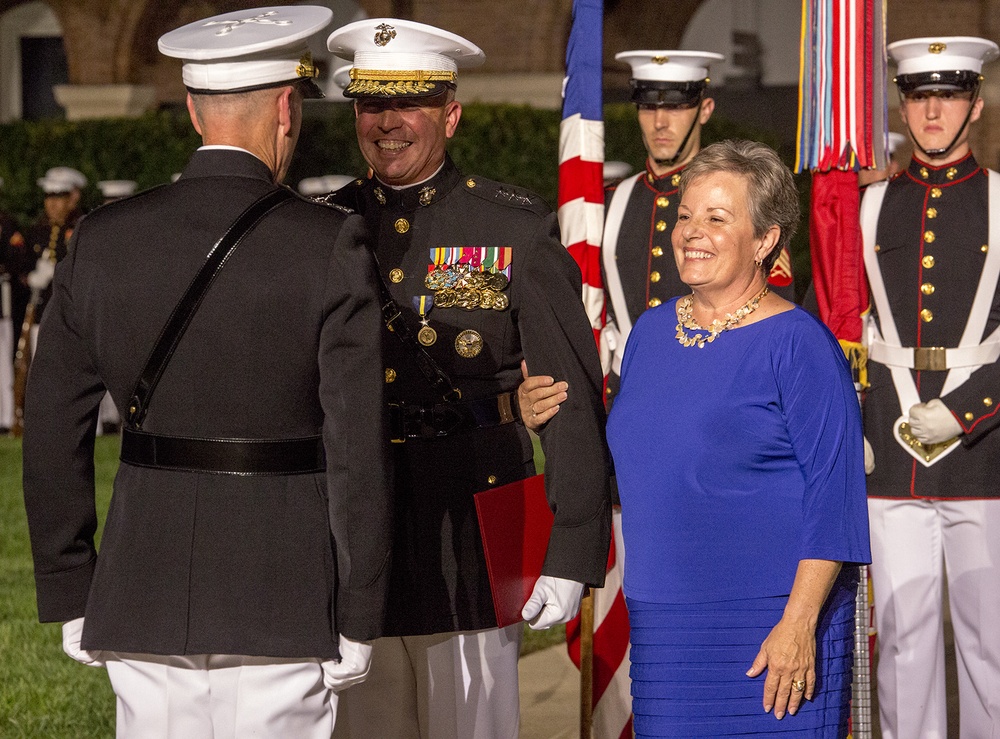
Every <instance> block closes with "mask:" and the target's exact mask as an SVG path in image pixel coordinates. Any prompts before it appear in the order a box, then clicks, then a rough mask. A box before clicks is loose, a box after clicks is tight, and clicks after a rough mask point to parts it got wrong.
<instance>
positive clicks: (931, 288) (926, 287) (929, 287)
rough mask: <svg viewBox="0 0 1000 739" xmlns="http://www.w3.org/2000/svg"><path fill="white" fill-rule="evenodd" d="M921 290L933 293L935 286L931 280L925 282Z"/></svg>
mask: <svg viewBox="0 0 1000 739" xmlns="http://www.w3.org/2000/svg"><path fill="white" fill-rule="evenodd" d="M920 292H922V293H923V294H924V295H933V294H934V286H933V285H932V284H931V283H929V282H925V283H924V284H923V285H921V286H920Z"/></svg>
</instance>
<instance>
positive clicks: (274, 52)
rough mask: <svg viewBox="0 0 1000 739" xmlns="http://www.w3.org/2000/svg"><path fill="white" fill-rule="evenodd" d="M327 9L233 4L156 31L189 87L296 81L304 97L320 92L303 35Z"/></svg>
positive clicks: (214, 90) (226, 88)
mask: <svg viewBox="0 0 1000 739" xmlns="http://www.w3.org/2000/svg"><path fill="white" fill-rule="evenodd" d="M332 18H333V11H332V10H330V9H329V8H324V7H320V6H316V5H294V6H271V7H265V8H252V9H249V10H236V11H233V12H231V13H222V14H221V15H216V16H213V17H211V18H206V19H204V20H200V21H195V22H193V23H188V24H187V25H186V26H181V27H180V28H177V29H175V30H173V31H170V32H169V33H165V34H164V35H163V36H161V37H160V40H159V41H158V42H157V46H158V47H159V49H160V51H161V52H162V53H163V54H165V55H166V56H170V57H176V58H178V59H182V60H183V62H184V65H183V67H182V76H183V80H184V85H185V86H186V87H187V88H188V90H189V91H190V92H192V93H200V94H208V95H210V94H220V93H236V92H249V91H251V90H260V89H264V88H268V87H280V86H283V85H291V84H294V83H300V89H301V90H302V93H303V95H304V96H305V97H313V98H316V97H323V93H322V91H320V89H319V87H318V86H317V85H316V83H315V82H314V81H313V80H314V78H315V77H317V76H318V71H317V69H316V67H315V65H314V64H313V61H312V55H311V54H310V52H309V46H308V44H307V41H308V40H309V38H310V37H311V36H313V35H315V34H317V33H319V32H320V31H322V30H324V29H325V28H326V27H327V26H328V25H329V24H330V20H331V19H332Z"/></svg>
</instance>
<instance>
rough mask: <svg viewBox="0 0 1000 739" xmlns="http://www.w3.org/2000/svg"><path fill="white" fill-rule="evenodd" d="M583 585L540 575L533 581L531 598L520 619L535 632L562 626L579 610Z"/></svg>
mask: <svg viewBox="0 0 1000 739" xmlns="http://www.w3.org/2000/svg"><path fill="white" fill-rule="evenodd" d="M582 598H583V583H582V582H577V581H576V580H564V579H563V578H561V577H549V576H548V575H542V576H541V577H539V578H538V580H536V581H535V587H534V589H533V590H532V591H531V597H530V598H528V602H527V603H525V604H524V608H522V609H521V618H523V619H524V620H525V621H527V622H528V625H529V626H531V628H533V629H535V630H540V629H547V628H549V627H550V626H554V625H555V624H564V623H566V622H567V621H569V620H570V619H571V618H573V617H574V616H575V615H576V614H577V611H579V610H580V600H581V599H582Z"/></svg>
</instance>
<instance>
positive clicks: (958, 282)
mask: <svg viewBox="0 0 1000 739" xmlns="http://www.w3.org/2000/svg"><path fill="white" fill-rule="evenodd" d="M888 51H889V54H890V56H891V58H892V59H893V60H894V61H895V62H896V64H897V65H898V67H897V74H896V79H895V81H896V85H897V86H898V88H899V93H900V97H901V101H900V109H899V110H900V116H901V118H902V120H903V123H904V124H905V126H906V130H907V132H908V134H909V136H910V139H911V141H912V143H913V149H914V152H913V159H912V160H911V162H910V164H909V167H908V168H907V169H906V170H905V171H903V172H900V173H899V174H898V175H896V176H895V177H894V178H893V179H892V180H890V181H889V182H888V183H884V182H883V183H877V184H872V185H869V186H868V188H867V190H866V192H865V195H864V199H863V200H862V206H861V223H862V233H863V235H864V257H865V268H866V272H867V274H868V280H869V284H870V286H871V296H872V297H871V300H872V310H871V314H870V316H869V321H868V324H867V330H866V341H867V345H868V379H869V382H870V387H869V388H868V390H867V393H866V396H865V398H864V424H865V435H866V437H867V438H868V440H869V441H870V442H871V445H872V448H873V450H874V469H873V471H872V473H871V475H870V476H869V477H868V494H869V512H870V517H871V537H872V586H873V589H874V594H875V619H876V622H877V624H878V639H879V664H878V691H879V710H880V723H881V728H882V735H883V736H884V737H886V738H887V739H908V738H909V737H945V736H946V733H947V725H948V721H947V716H946V703H947V701H946V695H945V668H944V642H943V636H942V630H943V617H942V612H943V610H944V606H943V597H944V595H943V591H944V582H945V578H947V590H948V598H949V605H950V608H951V618H952V624H953V626H954V631H955V652H956V656H957V660H958V692H959V711H960V715H959V723H960V724H961V727H962V736H969V737H985V736H997V735H1000V630H998V629H997V628H996V620H997V617H998V615H1000V487H998V486H997V482H996V460H997V459H998V458H1000V433H998V432H997V430H996V429H997V426H998V425H1000V414H998V413H997V410H998V408H1000V363H998V361H997V359H998V356H1000V333H998V332H997V329H998V327H1000V291H998V275H1000V184H998V183H1000V177H998V175H997V174H996V173H995V172H992V171H990V170H988V169H986V168H984V167H982V166H980V165H979V163H978V162H977V161H976V160H975V158H974V157H973V155H972V152H971V151H970V148H969V130H970V127H971V126H973V125H974V124H975V123H976V121H977V120H978V119H979V117H980V115H981V113H982V109H983V100H982V98H981V97H980V96H979V91H980V84H981V82H982V67H983V63H984V62H986V61H989V60H990V59H993V58H995V57H996V56H997V45H996V44H994V43H993V42H992V41H987V40H985V39H979V38H969V37H931V38H918V39H908V40H905V41H897V42H895V43H893V44H890V45H889V47H888Z"/></svg>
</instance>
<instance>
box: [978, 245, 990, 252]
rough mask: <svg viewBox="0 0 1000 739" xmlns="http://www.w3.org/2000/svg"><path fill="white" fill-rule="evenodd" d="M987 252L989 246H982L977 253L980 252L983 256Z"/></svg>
mask: <svg viewBox="0 0 1000 739" xmlns="http://www.w3.org/2000/svg"><path fill="white" fill-rule="evenodd" d="M989 250H990V245H989V244H983V245H982V246H981V247H979V251H981V252H982V253H983V254H985V253H986V252H988V251H989Z"/></svg>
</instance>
